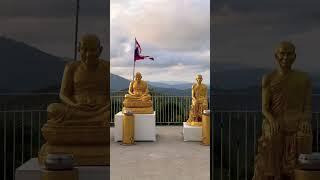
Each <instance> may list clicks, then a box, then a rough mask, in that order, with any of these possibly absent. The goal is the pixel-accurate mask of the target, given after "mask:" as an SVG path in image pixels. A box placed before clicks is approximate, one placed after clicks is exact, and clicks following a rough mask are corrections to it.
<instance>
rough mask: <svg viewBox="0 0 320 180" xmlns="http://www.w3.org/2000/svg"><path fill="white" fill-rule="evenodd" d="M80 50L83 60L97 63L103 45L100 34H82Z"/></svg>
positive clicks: (90, 63)
mask: <svg viewBox="0 0 320 180" xmlns="http://www.w3.org/2000/svg"><path fill="white" fill-rule="evenodd" d="M78 51H79V53H80V57H81V60H82V61H83V62H84V63H85V64H87V65H89V66H90V65H95V64H97V63H98V61H99V56H100V54H101V52H102V46H101V44H100V40H99V38H98V36H96V35H94V34H85V35H84V36H82V38H81V40H80V43H79V47H78Z"/></svg>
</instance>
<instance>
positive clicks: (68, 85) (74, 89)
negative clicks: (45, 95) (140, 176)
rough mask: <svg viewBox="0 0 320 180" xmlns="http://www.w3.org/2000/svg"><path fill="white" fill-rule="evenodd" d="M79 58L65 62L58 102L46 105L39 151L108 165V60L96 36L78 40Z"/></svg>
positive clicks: (41, 155)
mask: <svg viewBox="0 0 320 180" xmlns="http://www.w3.org/2000/svg"><path fill="white" fill-rule="evenodd" d="M78 51H79V52H80V57H81V59H80V61H74V62H70V63H67V64H66V66H65V69H64V73H63V79H62V83H61V89H60V94H59V96H60V99H61V101H62V102H61V103H53V104H50V105H49V106H48V109H47V112H48V120H47V123H46V124H45V125H44V126H43V128H42V134H43V136H44V138H45V140H46V141H47V142H46V144H44V145H43V146H42V148H41V150H40V152H39V161H40V163H43V162H44V160H45V158H46V156H47V155H48V154H54V153H66V154H73V156H74V158H75V162H76V164H78V165H108V164H109V137H110V134H109V131H110V129H109V120H110V99H109V89H110V87H109V81H110V80H109V77H110V73H109V63H108V62H107V61H104V60H101V59H99V56H100V54H101V52H102V46H101V45H100V40H99V39H98V37H97V36H96V35H92V34H87V35H84V36H83V37H82V39H81V41H80V43H79V48H78Z"/></svg>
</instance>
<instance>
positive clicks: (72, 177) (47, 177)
mask: <svg viewBox="0 0 320 180" xmlns="http://www.w3.org/2000/svg"><path fill="white" fill-rule="evenodd" d="M41 173H42V174H41V180H79V175H78V170H77V169H72V170H65V171H49V170H42V172H41Z"/></svg>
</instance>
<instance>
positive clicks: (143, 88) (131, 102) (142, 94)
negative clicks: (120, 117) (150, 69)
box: [122, 72, 153, 114]
mask: <svg viewBox="0 0 320 180" xmlns="http://www.w3.org/2000/svg"><path fill="white" fill-rule="evenodd" d="M122 110H123V111H126V110H128V111H131V112H133V113H137V114H152V113H153V105H152V99H151V95H150V94H149V88H148V83H147V82H146V81H143V80H142V75H141V73H140V72H137V73H136V75H135V80H134V81H131V82H130V85H129V90H128V94H126V95H125V99H124V101H123V109H122Z"/></svg>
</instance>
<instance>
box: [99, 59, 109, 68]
mask: <svg viewBox="0 0 320 180" xmlns="http://www.w3.org/2000/svg"><path fill="white" fill-rule="evenodd" d="M99 60H100V64H101V65H102V66H104V67H106V68H109V67H110V61H106V60H104V59H99Z"/></svg>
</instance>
